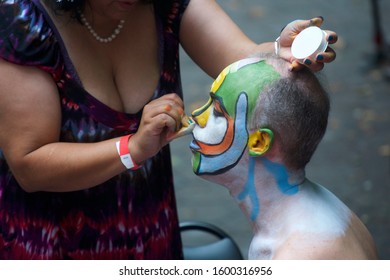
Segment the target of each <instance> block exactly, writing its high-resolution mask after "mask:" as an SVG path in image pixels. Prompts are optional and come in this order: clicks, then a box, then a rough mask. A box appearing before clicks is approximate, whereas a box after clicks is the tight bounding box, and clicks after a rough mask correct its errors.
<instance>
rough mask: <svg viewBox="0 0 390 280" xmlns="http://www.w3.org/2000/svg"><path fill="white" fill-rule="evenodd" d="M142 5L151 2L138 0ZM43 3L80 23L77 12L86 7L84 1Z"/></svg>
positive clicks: (47, 1) (150, 0) (48, 1)
mask: <svg viewBox="0 0 390 280" xmlns="http://www.w3.org/2000/svg"><path fill="white" fill-rule="evenodd" d="M140 1H141V2H142V3H145V4H149V3H152V2H153V0H140ZM45 2H46V3H47V4H48V5H49V6H50V7H51V8H52V9H53V11H54V12H56V13H57V14H61V13H64V12H65V13H70V15H71V16H72V17H73V18H75V19H77V20H78V21H79V22H81V19H80V14H79V13H78V11H79V10H80V11H83V10H84V7H85V5H86V0H73V1H71V0H62V1H58V0H45Z"/></svg>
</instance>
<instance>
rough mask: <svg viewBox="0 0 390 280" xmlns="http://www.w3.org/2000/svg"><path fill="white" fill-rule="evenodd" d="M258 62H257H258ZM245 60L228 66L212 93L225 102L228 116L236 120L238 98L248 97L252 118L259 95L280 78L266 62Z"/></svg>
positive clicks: (214, 85)
mask: <svg viewBox="0 0 390 280" xmlns="http://www.w3.org/2000/svg"><path fill="white" fill-rule="evenodd" d="M256 60H257V61H256ZM256 60H255V59H244V60H240V61H238V62H235V63H233V64H231V65H230V66H228V67H227V68H226V69H225V70H224V71H223V72H222V73H221V74H220V76H219V77H218V78H217V79H216V81H215V82H214V84H213V85H212V87H211V91H212V92H214V94H215V95H216V96H218V97H220V98H221V99H222V100H223V104H224V107H225V109H226V111H227V112H228V114H229V115H230V116H231V117H233V118H234V116H235V104H236V102H237V98H238V96H239V95H240V94H241V93H243V92H245V93H246V94H247V96H248V106H249V110H248V116H249V117H251V116H252V112H253V109H254V107H255V106H256V101H257V99H258V97H259V94H260V93H261V92H262V91H263V90H264V87H265V86H267V85H269V84H271V83H272V82H274V81H276V80H277V79H279V78H280V74H279V73H278V72H277V71H276V70H275V68H274V67H273V66H271V65H269V64H267V63H266V62H265V61H264V60H259V59H256Z"/></svg>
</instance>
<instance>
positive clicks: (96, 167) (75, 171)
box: [0, 60, 183, 192]
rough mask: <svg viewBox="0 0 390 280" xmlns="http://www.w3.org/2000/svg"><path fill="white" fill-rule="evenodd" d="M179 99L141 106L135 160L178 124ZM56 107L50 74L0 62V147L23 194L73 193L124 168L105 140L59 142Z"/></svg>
mask: <svg viewBox="0 0 390 280" xmlns="http://www.w3.org/2000/svg"><path fill="white" fill-rule="evenodd" d="M181 102H182V101H181V100H179V98H178V97H177V95H175V94H172V95H167V96H164V98H162V99H159V100H155V101H153V102H151V104H149V105H147V106H146V107H145V108H146V109H145V112H144V115H143V120H142V122H141V126H140V129H139V130H138V132H137V133H136V134H135V135H134V137H132V138H131V139H130V141H129V149H130V151H131V155H132V157H133V159H134V161H135V162H136V163H142V162H143V161H144V160H146V159H147V158H149V157H150V156H153V155H154V154H156V153H157V152H158V151H159V150H160V149H161V147H162V146H164V145H165V144H166V143H167V141H166V140H165V134H164V133H166V131H168V130H174V129H175V128H176V126H178V123H179V122H180V116H181V114H182V112H183V111H182V106H183V105H182V103H181ZM60 125H61V108H60V100H59V94H58V90H57V87H56V84H55V83H54V81H53V80H52V78H51V76H50V75H49V74H48V73H46V72H43V71H41V70H39V69H37V68H34V67H26V66H20V65H15V64H11V63H8V62H5V61H3V60H0V127H1V129H0V147H1V149H2V150H3V153H4V155H5V157H6V160H7V163H8V164H9V166H10V168H11V170H12V173H13V174H14V176H15V178H16V179H17V181H18V182H19V184H20V185H21V186H22V188H24V189H25V190H26V191H28V192H35V191H53V192H64V191H75V190H81V189H86V188H90V187H93V186H96V185H97V184H99V183H103V182H104V181H106V180H108V179H110V178H112V177H113V176H115V175H117V174H119V173H120V172H122V171H124V170H125V167H124V166H123V164H122V163H121V161H120V158H119V156H118V153H117V150H116V145H115V142H116V141H118V140H119V139H118V138H117V139H111V140H107V141H102V142H98V143H85V144H83V143H64V142H59V135H60Z"/></svg>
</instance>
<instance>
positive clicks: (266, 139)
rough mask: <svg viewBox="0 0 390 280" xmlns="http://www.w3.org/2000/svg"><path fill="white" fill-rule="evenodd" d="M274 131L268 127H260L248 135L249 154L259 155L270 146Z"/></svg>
mask: <svg viewBox="0 0 390 280" xmlns="http://www.w3.org/2000/svg"><path fill="white" fill-rule="evenodd" d="M273 140H274V133H273V132H272V130H270V129H268V128H260V129H259V130H257V131H255V132H253V133H252V134H251V135H249V140H248V149H249V155H250V156H254V157H256V156H261V155H263V154H264V153H266V152H267V151H268V150H269V149H270V148H271V146H272V142H273Z"/></svg>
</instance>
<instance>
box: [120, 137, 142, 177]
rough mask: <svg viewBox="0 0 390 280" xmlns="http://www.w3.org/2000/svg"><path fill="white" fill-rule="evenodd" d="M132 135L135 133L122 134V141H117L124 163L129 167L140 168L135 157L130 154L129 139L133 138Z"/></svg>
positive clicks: (132, 168)
mask: <svg viewBox="0 0 390 280" xmlns="http://www.w3.org/2000/svg"><path fill="white" fill-rule="evenodd" d="M131 136H133V134H129V135H125V136H122V137H121V138H120V141H118V142H116V146H117V150H118V154H119V157H120V159H121V161H122V163H123V165H124V166H125V167H126V168H127V169H131V170H136V169H138V168H140V166H139V165H138V164H136V163H135V162H134V160H133V158H132V157H131V155H130V151H129V139H130V138H131Z"/></svg>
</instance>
